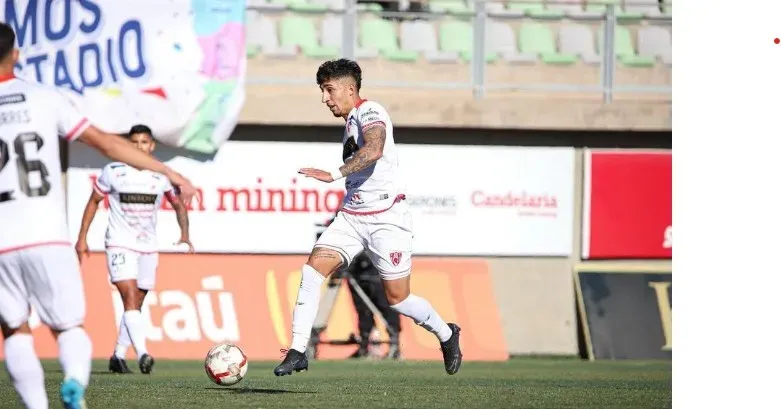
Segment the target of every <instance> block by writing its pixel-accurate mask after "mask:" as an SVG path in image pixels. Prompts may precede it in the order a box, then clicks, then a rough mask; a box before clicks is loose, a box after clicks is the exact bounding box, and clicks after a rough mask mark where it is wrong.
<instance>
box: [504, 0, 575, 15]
mask: <svg viewBox="0 0 781 409" xmlns="http://www.w3.org/2000/svg"><path fill="white" fill-rule="evenodd" d="M507 10H509V11H510V12H522V13H523V14H524V15H527V16H529V17H532V18H540V19H560V18H562V17H564V11H562V10H557V9H549V8H547V7H545V5H544V4H542V1H540V2H538V3H507Z"/></svg>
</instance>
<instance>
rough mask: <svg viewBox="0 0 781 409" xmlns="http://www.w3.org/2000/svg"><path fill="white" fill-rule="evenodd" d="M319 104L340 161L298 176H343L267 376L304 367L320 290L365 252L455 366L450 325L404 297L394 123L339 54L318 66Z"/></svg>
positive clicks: (408, 221) (404, 230)
mask: <svg viewBox="0 0 781 409" xmlns="http://www.w3.org/2000/svg"><path fill="white" fill-rule="evenodd" d="M317 85H319V86H320V90H321V92H322V102H323V103H324V104H326V106H328V109H329V110H330V111H331V113H332V114H333V115H334V116H335V117H341V118H344V120H345V131H344V136H343V139H342V143H343V153H342V160H343V161H344V164H343V165H342V166H340V167H335V168H334V169H333V170H331V171H324V170H320V169H312V168H304V169H301V170H299V173H301V174H303V175H305V176H307V177H311V178H315V179H317V180H320V181H323V182H326V183H330V182H333V181H335V180H339V179H341V178H344V177H346V178H347V179H346V182H345V187H346V189H347V193H346V195H345V199H344V202H343V204H342V209H341V211H340V212H339V214H338V215H337V216H336V219H334V221H333V223H331V224H330V225H329V226H328V228H327V229H326V230H325V232H323V234H322V235H321V236H320V238H319V239H318V240H317V242H316V243H315V246H314V249H313V250H312V253H311V254H310V255H309V259H308V260H307V262H306V264H305V265H304V266H303V267H302V269H301V273H302V275H301V285H300V287H299V290H298V299H297V300H296V306H295V308H294V310H293V339H292V343H291V346H290V349H289V350H287V351H286V352H287V354H286V356H285V358H284V359H283V361H282V363H280V364H279V365H278V366H277V367H276V368H275V369H274V374H275V375H277V376H280V375H290V374H292V373H293V371H296V372H298V371H301V370H304V369H307V368H308V365H309V364H308V362H307V358H306V354H305V352H306V347H307V343H308V342H309V337H310V334H311V330H312V325H313V324H314V320H315V316H316V314H317V308H318V304H319V301H320V287H321V285H322V283H323V281H325V279H326V277H328V276H329V275H331V274H332V273H333V272H334V271H336V270H337V269H338V268H340V266H342V265H344V266H347V265H349V263H350V262H352V260H353V259H354V258H355V256H356V255H357V254H359V253H361V252H362V251H364V250H366V251H367V253H368V254H369V257H370V258H371V261H372V264H374V266H375V267H376V268H377V270H378V271H379V272H380V276H381V277H382V280H383V286H384V288H385V296H386V297H387V298H388V303H390V305H391V308H393V309H394V310H396V311H397V312H399V313H400V314H402V315H406V316H407V317H410V318H412V319H413V320H414V321H415V323H416V324H418V325H420V326H421V327H423V328H425V329H426V330H428V331H429V332H431V333H433V334H434V335H436V337H437V338H438V339H439V342H440V345H441V347H442V355H443V359H444V361H445V371H446V372H447V373H448V374H451V375H452V374H455V373H456V372H458V369H459V367H460V366H461V358H462V356H461V348H460V345H459V333H460V331H461V329H460V328H459V327H458V326H457V325H456V324H452V323H449V324H446V323H445V321H443V320H442V318H441V317H440V316H439V314H437V312H436V311H435V310H434V308H433V307H432V306H431V304H430V303H429V302H428V301H426V300H425V299H423V298H421V297H418V296H417V295H414V294H410V269H411V267H412V258H411V257H412V218H411V214H410V212H409V207H408V204H407V203H406V202H405V196H404V193H403V187H402V185H401V183H400V177H401V175H400V172H399V161H398V155H397V150H396V144H395V142H394V140H393V124H392V123H391V121H390V117H389V116H388V114H387V112H386V111H385V108H383V107H382V105H380V104H378V103H376V102H373V101H367V100H365V99H361V97H360V96H359V91H360V90H361V68H360V67H359V66H358V64H357V63H356V62H354V61H350V60H346V59H340V60H335V61H328V62H325V63H323V64H322V65H321V66H320V68H319V69H318V70H317Z"/></svg>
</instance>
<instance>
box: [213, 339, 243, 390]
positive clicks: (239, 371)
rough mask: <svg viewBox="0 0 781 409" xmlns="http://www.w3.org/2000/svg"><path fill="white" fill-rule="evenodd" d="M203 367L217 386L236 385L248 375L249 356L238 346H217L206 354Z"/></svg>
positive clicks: (224, 344) (223, 344) (226, 344)
mask: <svg viewBox="0 0 781 409" xmlns="http://www.w3.org/2000/svg"><path fill="white" fill-rule="evenodd" d="M203 366H204V368H205V369H206V375H207V376H208V377H209V379H211V380H212V382H214V383H216V384H217V385H220V386H230V385H235V384H237V383H239V381H241V380H242V379H244V376H246V375H247V356H246V355H244V351H242V350H241V348H239V347H238V346H236V345H233V344H228V343H222V344H217V345H215V346H213V347H212V349H210V350H209V353H207V354H206V360H205V361H204V363H203Z"/></svg>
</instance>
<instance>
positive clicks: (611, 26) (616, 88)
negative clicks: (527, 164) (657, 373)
mask: <svg viewBox="0 0 781 409" xmlns="http://www.w3.org/2000/svg"><path fill="white" fill-rule="evenodd" d="M382 1H383V2H384V3H388V2H399V3H402V7H406V6H407V5H408V4H409V0H382ZM625 1H627V0H625ZM631 1H632V3H631V4H632V5H645V6H660V4H659V3H658V2H656V1H654V0H641V1H645V2H638V0H631ZM489 2H490V3H503V2H506V0H499V1H497V0H469V3H470V5H471V6H472V8H473V11H470V12H468V13H458V17H459V18H464V17H466V18H469V19H470V20H471V25H472V28H473V45H472V46H473V53H474V54H473V56H472V59H471V66H470V78H469V80H468V81H467V80H466V79H465V81H462V82H421V81H401V80H392V81H370V80H368V81H365V83H366V84H368V85H372V86H380V87H388V88H417V89H421V88H424V89H425V88H436V89H461V90H465V89H469V90H471V91H472V94H473V96H474V98H475V99H480V98H483V97H484V96H485V95H486V93H488V92H494V91H543V92H553V93H556V92H569V93H573V92H575V93H587V94H601V96H602V99H603V102H604V103H606V104H609V103H611V102H612V101H613V98H614V96H615V95H618V94H637V95H642V94H650V95H657V96H663V97H667V96H671V94H672V86H671V84H670V83H668V82H667V81H665V83H664V84H617V83H616V66H617V64H618V58H617V56H616V53H615V42H616V26H617V25H618V24H621V22H620V21H619V20H620V19H619V12H620V5H619V4H618V3H617V2H601V1H590V0H589V4H597V5H604V6H605V12H604V14H601V15H599V16H597V17H594V16H590V17H588V18H586V20H588V21H590V22H592V23H594V22H599V24H600V27H601V30H599V33H601V35H602V38H601V41H602V44H603V46H602V47H601V53H599V54H600V57H601V61H600V65H599V79H598V81H597V80H596V78H595V81H594V83H592V84H584V83H580V84H576V83H551V82H539V81H536V82H526V83H488V82H487V81H486V68H487V64H488V62H487V61H486V46H485V44H486V36H487V29H486V28H487V22H488V19H489V18H492V19H498V20H514V21H518V20H521V21H523V20H534V19H535V18H534V17H529V16H517V15H511V16H508V15H506V14H495V13H494V12H492V11H490V10H487V8H486V4H487V3H489ZM512 3H529V4H530V3H532V1H530V0H520V1H512ZM533 3H534V4H539V3H540V1H539V0H538V1H536V2H533ZM545 4H548V5H551V4H568V5H572V4H573V3H572V2H566V1H565V2H562V1H561V0H547V1H546V2H545ZM248 9H254V10H257V11H260V12H261V13H280V12H286V11H281V10H280V9H279V8H273V9H265V8H264V7H263V6H262V5H261V6H251V7H248ZM296 13H307V14H310V13H313V12H309V11H307V12H300V11H296ZM314 13H317V14H323V15H324V14H325V13H324V12H322V11H319V12H314ZM327 13H329V14H337V15H341V16H342V23H343V24H342V36H341V37H342V44H341V50H340V52H341V56H342V57H344V58H350V59H355V58H356V47H355V44H356V43H357V41H356V39H357V36H358V22H359V16H360V15H361V14H364V13H372V14H375V15H377V14H379V15H380V16H381V17H391V18H415V19H426V20H436V19H442V18H450V17H454V16H452V15H450V14H449V13H442V12H431V11H415V12H410V11H367V10H366V8H365V7H361V5H360V4H359V3H358V1H357V0H345V7H344V9H343V10H329V11H328V12H327ZM542 20H543V21H545V20H546V19H542ZM565 20H569V21H572V22H577V21H578V20H579V19H578V18H570V17H567V18H565ZM548 21H550V20H548ZM635 21H639V22H640V24H653V25H661V26H671V25H672V17H671V15H670V14H664V13H660V14H659V15H658V16H644V17H642V18H640V19H635ZM598 35H599V34H598ZM664 69H666V70H671V68H670V67H665V68H664ZM247 81H248V82H249V83H253V84H309V83H310V80H309V79H301V78H291V77H287V78H282V77H258V76H254V77H253V76H249V77H248V78H247Z"/></svg>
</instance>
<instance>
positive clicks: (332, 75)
mask: <svg viewBox="0 0 781 409" xmlns="http://www.w3.org/2000/svg"><path fill="white" fill-rule="evenodd" d="M344 77H352V79H353V80H355V89H356V90H358V91H360V90H361V67H360V66H359V65H358V63H357V62H355V61H352V60H348V59H346V58H340V59H338V60H331V61H326V62H324V63H323V64H322V65H320V68H318V69H317V85H318V86H322V85H323V83H325V82H326V81H330V80H333V79H337V78H344Z"/></svg>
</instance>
